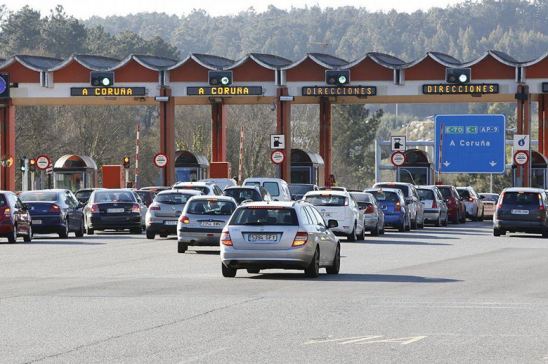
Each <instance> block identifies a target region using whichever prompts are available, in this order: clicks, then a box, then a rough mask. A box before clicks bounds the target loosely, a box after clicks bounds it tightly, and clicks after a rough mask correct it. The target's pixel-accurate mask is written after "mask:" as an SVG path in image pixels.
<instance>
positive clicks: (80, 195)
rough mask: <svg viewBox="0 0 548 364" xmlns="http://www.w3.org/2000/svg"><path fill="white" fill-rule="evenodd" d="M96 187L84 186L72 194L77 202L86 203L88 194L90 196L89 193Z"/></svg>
mask: <svg viewBox="0 0 548 364" xmlns="http://www.w3.org/2000/svg"><path fill="white" fill-rule="evenodd" d="M97 189H98V188H84V189H81V190H78V191H76V193H75V194H74V196H76V199H77V200H78V202H80V203H81V204H82V205H85V204H87V203H88V200H89V196H91V193H92V192H93V191H95V190H97Z"/></svg>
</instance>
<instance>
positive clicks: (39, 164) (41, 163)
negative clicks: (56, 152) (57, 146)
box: [36, 154, 51, 171]
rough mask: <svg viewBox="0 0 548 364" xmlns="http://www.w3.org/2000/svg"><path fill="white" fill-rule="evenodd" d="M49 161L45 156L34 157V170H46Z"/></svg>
mask: <svg viewBox="0 0 548 364" xmlns="http://www.w3.org/2000/svg"><path fill="white" fill-rule="evenodd" d="M50 163H51V161H50V159H49V157H48V156H47V155H44V154H42V155H39V156H38V157H36V168H38V169H39V170H41V171H44V170H46V168H48V167H49V165H50Z"/></svg>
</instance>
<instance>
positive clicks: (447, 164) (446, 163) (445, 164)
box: [443, 161, 451, 168]
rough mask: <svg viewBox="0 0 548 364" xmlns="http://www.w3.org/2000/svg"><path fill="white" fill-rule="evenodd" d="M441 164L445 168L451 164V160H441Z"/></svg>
mask: <svg viewBox="0 0 548 364" xmlns="http://www.w3.org/2000/svg"><path fill="white" fill-rule="evenodd" d="M443 165H444V166H445V168H447V167H449V166H450V165H451V162H448V161H445V162H443Z"/></svg>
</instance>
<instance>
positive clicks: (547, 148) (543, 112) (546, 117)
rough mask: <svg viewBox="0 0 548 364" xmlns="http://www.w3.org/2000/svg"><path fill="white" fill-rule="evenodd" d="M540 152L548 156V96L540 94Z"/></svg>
mask: <svg viewBox="0 0 548 364" xmlns="http://www.w3.org/2000/svg"><path fill="white" fill-rule="evenodd" d="M538 125H539V133H538V137H539V141H538V142H539V152H540V153H541V154H543V155H544V156H546V155H547V154H548V94H540V95H539V99H538Z"/></svg>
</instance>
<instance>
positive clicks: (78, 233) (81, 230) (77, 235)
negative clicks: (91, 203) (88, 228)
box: [74, 220, 85, 238]
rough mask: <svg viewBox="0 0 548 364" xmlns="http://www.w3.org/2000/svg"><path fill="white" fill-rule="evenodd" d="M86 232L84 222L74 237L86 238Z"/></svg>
mask: <svg viewBox="0 0 548 364" xmlns="http://www.w3.org/2000/svg"><path fill="white" fill-rule="evenodd" d="M84 232H85V227H84V220H82V222H81V223H80V229H79V230H78V231H76V232H75V233H74V236H76V237H77V238H81V237H82V236H84Z"/></svg>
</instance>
